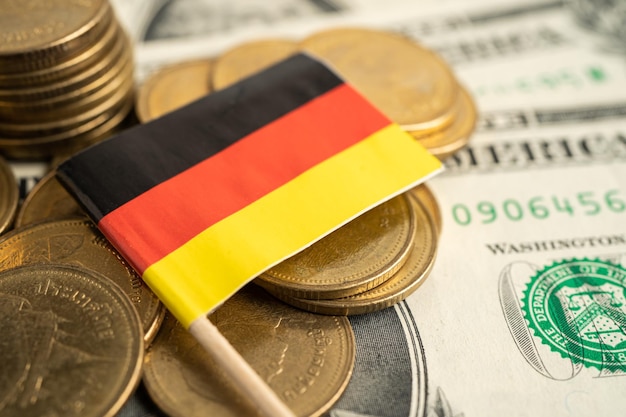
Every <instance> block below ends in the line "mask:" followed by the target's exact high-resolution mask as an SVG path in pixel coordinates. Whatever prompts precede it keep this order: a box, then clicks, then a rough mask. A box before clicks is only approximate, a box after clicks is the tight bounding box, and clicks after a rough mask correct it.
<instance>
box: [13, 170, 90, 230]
mask: <svg viewBox="0 0 626 417" xmlns="http://www.w3.org/2000/svg"><path fill="white" fill-rule="evenodd" d="M55 174H56V172H55V171H50V172H49V173H47V174H46V175H45V176H44V177H43V178H42V179H40V180H39V182H37V184H36V185H35V186H34V187H33V189H32V190H31V191H30V192H29V193H28V195H27V196H26V198H25V199H24V202H23V203H22V205H21V206H20V209H19V210H18V212H17V216H16V217H15V227H16V228H18V227H20V226H24V225H26V224H31V223H37V222H40V221H43V220H51V219H61V218H68V217H69V218H76V217H80V216H87V214H85V212H84V211H83V209H82V208H81V207H80V206H79V205H78V203H77V202H76V200H74V198H72V196H71V195H70V194H69V193H68V192H67V190H66V189H65V188H63V186H62V185H61V183H60V182H59V181H58V180H57V178H56V176H55Z"/></svg>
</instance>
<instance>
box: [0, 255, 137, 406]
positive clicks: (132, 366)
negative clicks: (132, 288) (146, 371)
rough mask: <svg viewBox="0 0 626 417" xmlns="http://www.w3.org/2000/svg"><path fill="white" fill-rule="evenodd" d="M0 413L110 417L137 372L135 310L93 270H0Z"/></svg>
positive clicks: (128, 392)
mask: <svg viewBox="0 0 626 417" xmlns="http://www.w3.org/2000/svg"><path fill="white" fill-rule="evenodd" d="M0 311H1V312H2V314H1V315H0V332H2V343H0V369H2V379H1V380H0V415H2V416H3V417H18V416H19V417H23V416H29V417H47V416H64V417H78V416H80V417H103V416H104V417H112V416H114V415H115V414H116V413H117V412H118V411H119V410H120V408H121V407H122V405H123V404H124V403H125V402H126V400H127V399H128V398H129V397H130V395H131V394H132V392H133V391H134V390H135V388H136V386H137V384H138V383H139V380H140V377H141V365H142V359H143V351H144V348H143V340H142V338H141V327H140V326H139V319H138V317H137V313H136V312H135V311H134V309H133V308H132V306H131V305H130V302H129V301H128V299H127V298H126V297H125V296H124V294H122V292H121V291H120V289H119V288H118V287H117V286H116V285H114V284H113V283H111V282H110V281H108V280H107V279H106V278H104V277H102V276H101V275H100V274H97V273H96V272H93V271H89V270H86V269H83V268H76V267H69V266H59V265H57V266H52V265H46V266H42V265H37V266H28V267H21V268H16V269H12V270H9V271H5V272H2V273H0Z"/></svg>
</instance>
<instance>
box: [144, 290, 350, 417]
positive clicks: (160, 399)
mask: <svg viewBox="0 0 626 417" xmlns="http://www.w3.org/2000/svg"><path fill="white" fill-rule="evenodd" d="M210 318H211V321H213V323H214V324H215V325H216V326H217V328H218V329H219V330H220V332H221V333H222V334H223V335H224V336H225V337H226V338H227V339H228V340H229V342H230V343H231V344H232V345H233V347H234V348H235V349H236V350H237V351H238V352H239V353H240V354H241V356H243V358H244V359H245V360H246V362H248V363H249V364H250V366H252V368H253V369H254V370H255V371H256V372H257V373H258V374H259V375H260V376H261V377H262V378H263V379H264V380H265V382H267V384H268V385H269V386H270V388H272V389H273V390H274V392H276V394H278V396H279V397H280V398H281V399H282V400H283V401H284V402H285V404H286V405H287V406H288V407H289V408H291V410H293V412H294V414H295V415H296V416H318V415H320V414H322V413H323V412H324V411H326V410H328V409H329V408H330V407H331V406H332V404H333V403H334V402H335V401H336V400H337V399H338V398H339V396H340V395H341V393H342V392H343V391H344V389H345V387H346V385H347V383H348V380H349V379H350V375H351V373H352V368H353V366H354V358H355V340H354V334H353V333H352V328H351V327H350V323H349V322H348V320H347V319H346V318H345V317H325V316H318V315H314V314H310V313H306V312H304V311H300V310H297V309H294V308H291V307H289V306H287V305H285V304H283V303H281V302H278V301H276V300H274V299H273V298H272V297H271V296H269V295H268V294H267V293H265V292H264V291H263V290H261V289H260V288H255V287H254V286H248V287H246V288H244V289H243V290H241V291H240V292H238V293H237V294H235V295H234V296H233V297H232V298H231V299H229V300H228V301H226V303H224V305H223V306H222V307H220V308H219V309H218V310H217V311H216V312H215V313H214V314H213V315H211V317H210ZM143 380H144V383H145V385H146V388H147V389H148V393H149V394H150V396H151V397H152V399H153V400H154V401H155V402H156V403H157V405H158V406H159V407H160V408H161V409H162V410H163V411H165V412H166V413H167V414H168V415H169V416H171V417H179V416H180V417H196V416H198V417H199V416H212V417H230V416H232V417H239V416H258V415H259V414H258V411H256V410H254V409H251V408H250V407H249V406H248V404H247V403H246V402H245V401H244V399H243V398H241V396H240V395H239V394H238V392H237V390H236V388H235V387H233V385H232V383H231V382H230V381H229V380H228V379H227V376H226V375H225V374H224V373H223V371H222V370H221V369H220V367H219V366H218V365H217V364H216V363H215V361H214V360H213V359H212V358H211V357H210V356H209V355H208V354H206V353H205V352H204V350H203V349H202V347H201V346H200V345H199V344H198V343H197V342H196V341H195V339H194V338H193V337H192V336H191V335H190V334H189V333H188V332H187V331H186V330H185V329H184V328H182V326H181V325H180V324H178V323H177V322H176V320H175V319H173V318H172V317H171V316H168V318H166V320H165V323H164V324H163V327H162V328H161V330H160V331H159V334H158V335H157V337H156V339H155V340H154V343H153V344H152V346H151V347H150V349H148V352H147V353H146V360H145V364H144V379H143Z"/></svg>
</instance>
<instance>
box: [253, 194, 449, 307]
mask: <svg viewBox="0 0 626 417" xmlns="http://www.w3.org/2000/svg"><path fill="white" fill-rule="evenodd" d="M440 229H441V217H440V214H439V207H438V204H437V202H436V200H435V198H434V196H433V195H432V193H431V191H430V190H429V189H428V188H427V186H426V185H421V186H419V187H417V188H414V189H412V190H411V191H409V192H407V193H405V194H402V195H400V196H398V197H395V198H394V199H391V200H389V201H388V202H386V203H383V204H382V205H380V206H378V207H376V208H374V209H372V210H370V211H369V212H367V213H365V214H363V215H361V216H359V217H357V218H356V219H354V220H353V221H351V222H350V223H348V224H347V225H345V226H343V227H341V228H339V229H337V230H336V231H335V232H333V233H331V234H330V235H328V236H326V237H325V238H323V239H322V240H320V241H318V242H317V243H315V244H313V245H312V246H310V247H309V248H307V249H305V250H303V251H302V252H300V253H298V254H297V255H295V256H293V257H291V258H289V259H287V260H285V261H284V262H282V263H281V264H279V265H277V266H275V267H274V268H272V269H270V270H269V271H267V272H265V273H263V274H262V275H261V276H260V277H259V278H257V279H256V280H255V283H256V284H258V285H260V286H262V287H263V288H265V289H266V290H267V291H268V292H270V293H271V294H273V295H274V296H276V297H277V298H279V299H281V300H283V301H285V302H286V303H288V304H291V305H293V306H295V307H299V308H302V309H304V310H308V311H311V312H314V313H320V314H330V315H352V314H365V313H370V312H373V311H378V310H381V309H384V308H387V307H390V306H392V305H393V304H395V303H397V302H399V301H401V300H403V299H405V298H406V297H408V296H409V295H411V294H412V293H413V292H414V291H415V290H416V289H417V288H418V287H419V286H420V285H421V284H422V283H423V282H424V280H425V279H426V277H428V275H429V274H430V270H431V269H432V266H433V264H434V262H435V257H436V253H437V241H438V237H439V230H440Z"/></svg>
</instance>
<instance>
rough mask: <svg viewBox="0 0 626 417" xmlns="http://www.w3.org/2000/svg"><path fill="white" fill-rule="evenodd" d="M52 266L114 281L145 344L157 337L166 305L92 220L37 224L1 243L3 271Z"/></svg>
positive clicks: (0, 257)
mask: <svg viewBox="0 0 626 417" xmlns="http://www.w3.org/2000/svg"><path fill="white" fill-rule="evenodd" d="M49 263H56V264H69V265H78V266H81V267H84V268H89V269H91V270H93V271H97V272H99V273H100V274H102V275H104V276H105V277H107V278H108V279H110V280H111V281H113V282H114V283H115V284H117V285H118V286H119V287H120V288H121V289H122V290H123V291H124V293H125V294H126V295H127V297H128V298H129V299H130V301H131V302H132V304H133V305H134V306H135V308H136V310H137V312H138V314H139V317H140V318H141V323H142V326H143V330H144V334H145V340H146V343H149V342H150V341H151V340H152V338H153V337H154V336H155V334H156V332H157V330H158V328H159V326H160V324H161V322H162V321H163V315H164V314H165V309H164V307H163V305H162V304H161V302H160V301H159V299H158V298H157V296H156V295H155V294H154V293H153V292H152V291H151V290H150V289H149V288H148V286H147V285H146V284H144V282H143V281H142V280H141V278H140V277H139V276H138V275H137V274H136V273H135V272H134V271H133V269H132V268H131V267H130V266H129V265H128V264H127V263H126V261H124V260H123V259H122V257H121V256H120V255H119V254H118V253H117V251H116V250H115V249H114V248H113V247H112V246H111V244H110V243H109V242H108V241H107V240H106V239H105V238H104V236H102V235H101V234H100V232H99V231H98V230H97V229H96V227H95V226H94V225H93V223H91V222H90V221H89V220H82V219H73V220H58V221H52V222H44V223H37V224H33V225H28V226H24V227H22V228H20V229H16V230H13V231H11V232H9V233H7V234H6V235H4V236H2V238H1V239H0V271H3V270H7V269H11V268H15V267H17V266H21V265H31V264H49Z"/></svg>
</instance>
